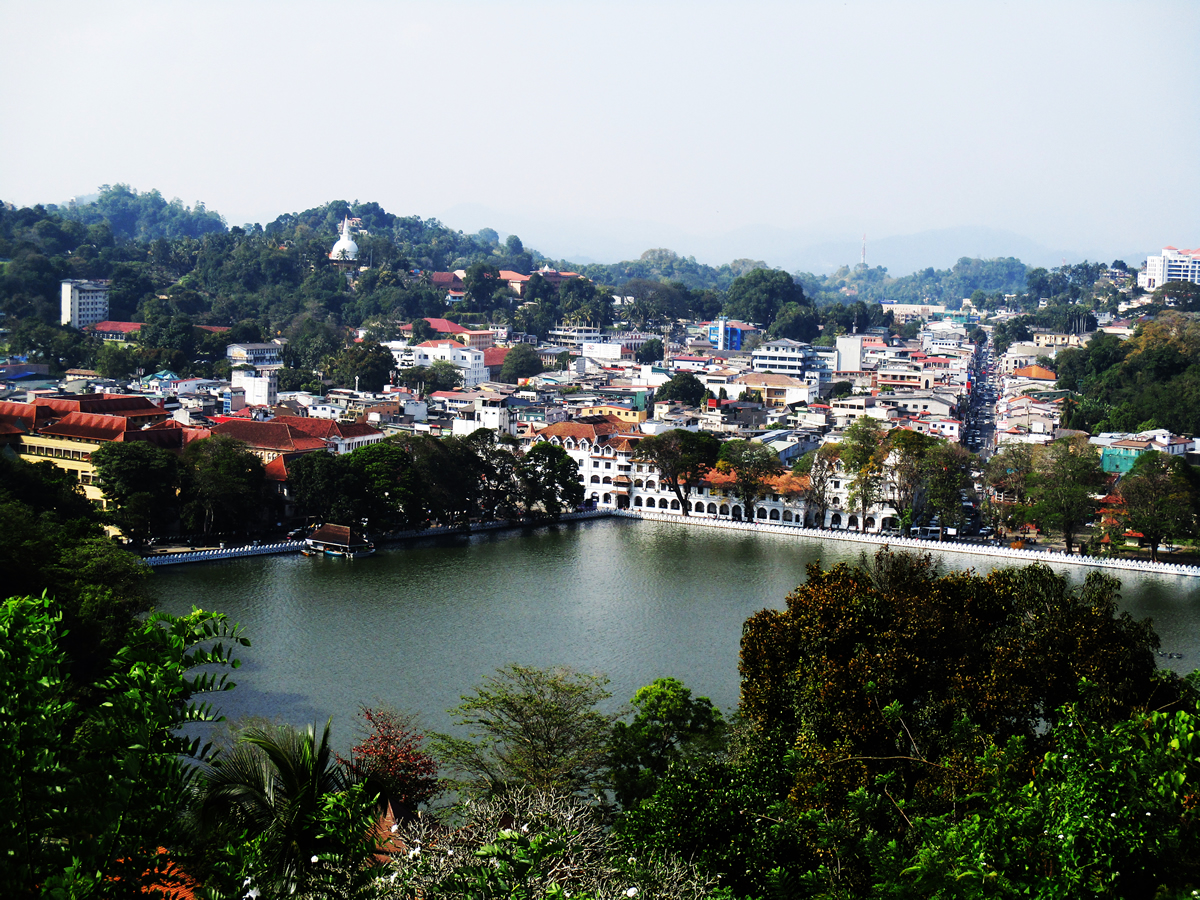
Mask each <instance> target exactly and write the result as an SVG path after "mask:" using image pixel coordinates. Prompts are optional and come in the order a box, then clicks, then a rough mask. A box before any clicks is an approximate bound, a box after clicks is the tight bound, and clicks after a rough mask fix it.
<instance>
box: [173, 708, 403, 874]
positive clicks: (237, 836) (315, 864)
mask: <svg viewBox="0 0 1200 900" xmlns="http://www.w3.org/2000/svg"><path fill="white" fill-rule="evenodd" d="M378 801H379V794H378V792H377V791H376V790H373V789H372V788H371V787H370V786H369V784H368V783H367V782H362V781H360V782H356V781H355V780H354V779H353V778H352V777H350V775H349V773H347V771H346V770H345V769H344V768H343V767H342V766H341V765H339V763H338V762H337V759H336V757H335V754H334V753H333V750H332V748H331V747H330V745H329V724H328V723H327V724H326V725H325V728H324V730H323V731H322V733H321V736H320V738H318V737H317V735H316V730H315V728H314V727H313V726H311V725H310V726H308V727H307V728H306V729H305V730H304V731H299V730H297V729H295V728H292V727H291V726H287V725H267V726H262V727H251V728H247V729H246V730H244V731H243V732H241V733H240V734H239V735H238V739H237V742H236V744H235V745H234V747H233V749H232V750H230V751H228V752H226V753H224V754H222V755H221V756H219V757H217V758H216V759H214V760H213V761H212V762H211V763H209V764H208V765H207V766H205V767H204V768H203V769H202V777H201V781H200V785H199V797H198V798H197V801H196V803H197V809H196V816H197V818H198V821H199V822H200V825H201V828H202V830H203V834H204V836H205V840H206V842H207V846H208V848H209V849H208V857H209V860H208V866H209V868H210V874H209V877H210V879H211V880H212V881H213V882H214V883H215V886H218V887H223V888H224V889H225V890H232V889H236V888H238V887H240V886H243V885H244V884H245V883H246V882H247V880H248V883H249V884H250V885H252V886H254V887H257V888H258V889H259V890H262V891H266V892H268V894H270V895H279V896H283V895H288V894H293V893H297V892H304V891H309V890H315V889H318V888H319V887H322V886H331V885H330V884H329V883H330V882H331V881H332V882H334V883H336V882H337V881H340V880H341V879H342V878H343V877H344V874H345V873H346V872H347V871H350V872H356V871H357V872H361V871H362V869H363V867H364V865H365V864H366V863H367V862H368V860H370V859H372V858H373V856H374V854H375V852H376V851H377V849H378V844H377V840H376V838H375V836H374V825H375V822H376V816H377V814H378V811H379V802H378ZM224 848H231V849H232V851H233V852H229V850H226V849H224ZM341 887H342V888H343V889H344V888H345V885H341Z"/></svg>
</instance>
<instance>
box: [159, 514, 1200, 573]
mask: <svg viewBox="0 0 1200 900" xmlns="http://www.w3.org/2000/svg"><path fill="white" fill-rule="evenodd" d="M606 518H621V519H642V520H646V521H650V522H674V523H676V524H680V525H691V526H694V527H698V528H720V529H725V530H728V531H745V532H750V533H758V534H763V533H767V534H783V535H791V536H793V537H808V538H814V539H817V540H822V541H847V542H849V543H854V544H870V545H872V546H877V547H878V546H885V545H886V546H889V547H899V548H904V549H912V550H920V551H924V552H926V553H967V554H973V555H976V556H986V557H991V558H993V559H1011V560H1015V561H1022V562H1026V563H1030V562H1043V563H1057V564H1059V565H1076V566H1088V567H1091V568H1099V569H1121V570H1124V571H1133V572H1147V573H1153V574H1158V575H1177V576H1183V577H1188V578H1200V566H1190V565H1185V564H1182V563H1169V562H1150V561H1149V560H1140V559H1112V558H1107V557H1100V556H1083V555H1080V554H1076V553H1072V554H1070V555H1068V554H1066V553H1055V552H1051V551H1047V550H1030V549H1021V550H1015V549H1013V548H1011V547H996V546H989V545H987V544H971V543H966V542H963V543H959V542H947V541H922V540H916V539H914V538H906V537H896V536H890V535H877V534H871V533H864V532H859V531H847V530H845V529H837V530H833V529H825V528H806V527H804V526H801V525H783V524H780V523H776V522H758V521H757V520H755V521H751V522H746V521H741V520H739V519H712V518H708V517H703V518H702V517H700V516H684V515H683V514H682V513H677V512H674V513H673V512H657V511H656V512H648V511H645V510H633V509H597V510H586V511H583V512H573V513H563V514H562V515H561V516H559V517H558V518H555V519H541V520H528V521H515V520H513V521H503V522H481V523H478V524H474V525H469V526H465V527H464V526H439V527H436V528H426V529H424V530H421V531H416V530H414V531H404V532H399V533H397V534H392V535H388V536H387V537H382V538H379V539H378V540H377V541H376V544H380V545H382V544H399V543H402V542H404V541H410V540H419V539H421V538H436V537H448V536H454V535H471V534H478V533H481V532H486V531H505V530H514V529H520V528H539V527H542V526H545V525H553V524H556V523H559V522H578V521H589V520H592V519H606ZM303 546H304V542H303V541H280V542H276V543H271V544H258V545H250V546H245V547H230V548H225V549H211V550H185V551H180V552H175V553H162V554H158V555H155V556H149V557H144V561H145V562H146V564H147V565H148V566H151V567H155V568H157V567H160V566H169V565H182V564H185V563H201V562H211V561H215V560H222V559H238V558H241V557H246V556H268V555H277V554H284V553H299V552H300V548H301V547H303Z"/></svg>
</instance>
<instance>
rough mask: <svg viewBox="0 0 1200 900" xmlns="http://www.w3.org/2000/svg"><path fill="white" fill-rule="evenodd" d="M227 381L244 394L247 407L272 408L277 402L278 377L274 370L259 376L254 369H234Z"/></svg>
mask: <svg viewBox="0 0 1200 900" xmlns="http://www.w3.org/2000/svg"><path fill="white" fill-rule="evenodd" d="M229 380H230V383H231V385H232V386H233V387H235V388H241V389H242V390H244V391H245V392H246V394H245V396H246V405H247V406H274V405H275V404H276V403H278V402H279V376H278V375H277V374H276V372H275V370H274V369H269V370H267V371H265V372H263V373H262V374H261V375H260V374H259V373H258V371H257V370H254V369H234V370H233V371H232V372H231V373H230V376H229Z"/></svg>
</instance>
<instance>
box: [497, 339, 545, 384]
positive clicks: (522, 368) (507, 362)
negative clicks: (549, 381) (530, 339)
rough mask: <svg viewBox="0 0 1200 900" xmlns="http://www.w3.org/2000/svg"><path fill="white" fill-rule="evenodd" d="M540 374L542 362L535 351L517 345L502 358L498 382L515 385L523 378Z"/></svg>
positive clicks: (525, 346)
mask: <svg viewBox="0 0 1200 900" xmlns="http://www.w3.org/2000/svg"><path fill="white" fill-rule="evenodd" d="M541 373H542V361H541V359H540V358H539V357H538V355H537V351H536V350H534V349H533V347H531V346H530V345H529V344H517V345H516V346H515V347H513V348H512V349H510V350H509V351H508V353H507V354H505V357H504V364H503V365H501V367H500V381H503V382H504V383H505V384H517V383H518V382H519V381H520V380H521V379H523V378H532V377H533V376H534V375H540V374H541Z"/></svg>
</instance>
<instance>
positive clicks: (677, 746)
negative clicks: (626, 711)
mask: <svg viewBox="0 0 1200 900" xmlns="http://www.w3.org/2000/svg"><path fill="white" fill-rule="evenodd" d="M630 704H631V705H632V706H633V709H634V716H633V720H632V721H631V722H628V723H626V722H617V723H616V724H615V725H613V730H612V737H611V739H610V746H609V751H608V757H609V759H608V765H609V773H610V777H611V778H612V783H613V790H614V791H615V793H616V796H617V802H618V803H620V804H621V806H623V807H625V808H626V809H629V808H631V807H633V806H635V805H636V804H637V803H638V802H640V801H641V800H644V799H645V798H647V797H650V796H651V795H652V794H653V793H654V790H655V787H656V786H657V784H658V781H659V779H660V778H662V777H663V776H664V775H665V774H666V773H667V768H668V767H669V766H670V765H671V764H672V763H676V762H679V761H681V760H684V759H687V758H689V757H693V756H695V755H699V754H701V753H704V752H706V751H707V752H713V751H715V750H718V749H720V747H721V739H722V737H723V735H724V725H725V723H724V720H723V719H722V718H721V711H720V710H719V709H717V708H716V707H715V706H713V703H712V701H711V700H709V699H708V698H707V697H695V698H693V697H692V692H691V690H690V689H689V688H687V687H686V686H685V685H684V683H683V682H682V681H680V680H679V679H677V678H658V679H655V681H654V682H653V683H651V684H648V685H646V686H645V687H642V688H638V690H637V693H635V694H634V695H633V699H632V700H631V701H630Z"/></svg>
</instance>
